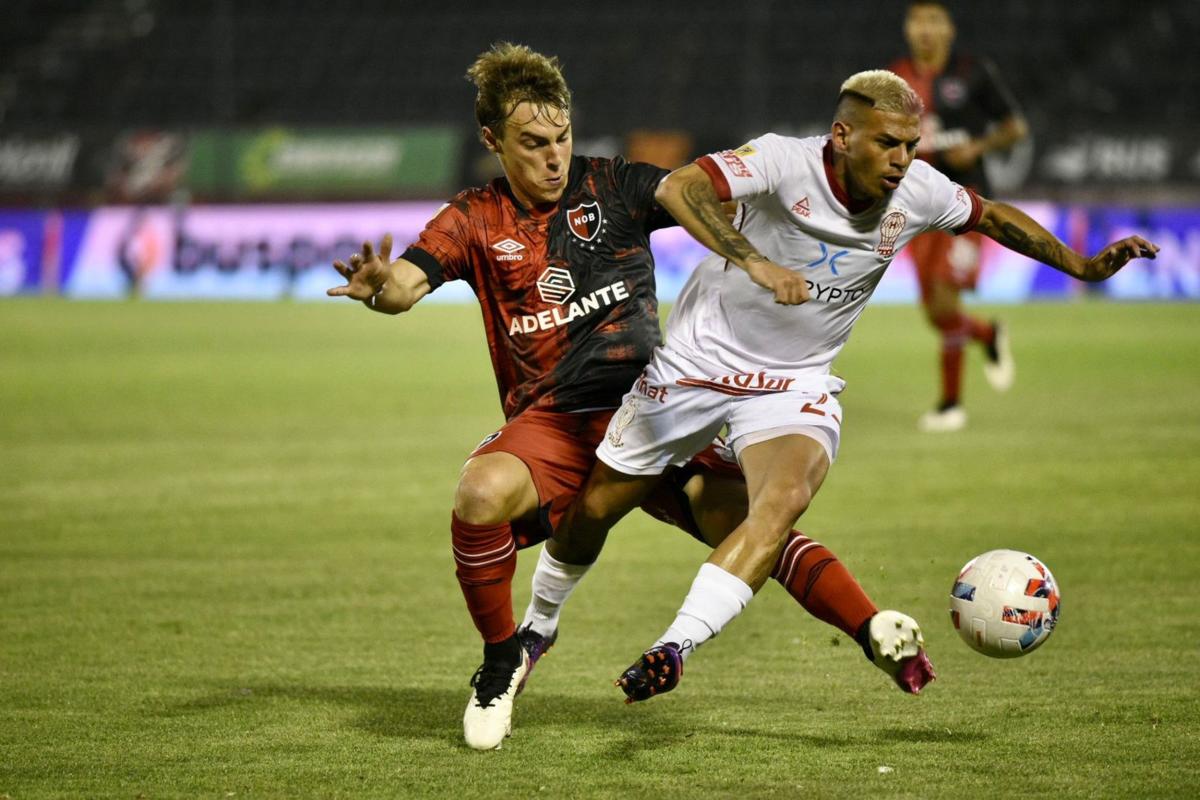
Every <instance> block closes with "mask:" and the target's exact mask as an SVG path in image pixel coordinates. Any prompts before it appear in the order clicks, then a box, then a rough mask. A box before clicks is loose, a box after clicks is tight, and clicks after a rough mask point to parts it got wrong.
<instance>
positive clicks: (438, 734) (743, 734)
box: [146, 684, 936, 758]
mask: <svg viewBox="0 0 1200 800" xmlns="http://www.w3.org/2000/svg"><path fill="white" fill-rule="evenodd" d="M469 694H470V690H469V689H466V688H464V689H462V690H458V689H434V688H428V687H425V688H419V687H379V686H321V687H312V686H289V685H279V684H250V685H240V686H236V687H230V688H225V689H222V690H219V691H215V692H212V693H209V694H207V695H203V696H200V697H196V698H194V699H192V700H188V701H185V702H182V703H175V704H168V705H165V706H158V707H156V708H148V709H147V710H146V713H148V714H151V715H154V716H163V717H175V716H183V715H190V714H204V713H209V712H228V711H236V712H238V713H248V712H251V711H256V712H257V711H262V710H263V707H264V706H267V705H270V704H272V703H275V702H277V701H281V700H282V701H289V702H298V703H302V704H316V705H322V706H336V707H341V708H345V709H348V710H350V711H351V712H352V714H353V716H352V717H351V718H350V723H349V724H351V725H352V726H353V727H355V728H358V729H359V730H362V731H364V732H366V733H369V734H372V735H374V736H381V737H386V738H394V739H410V740H426V741H433V742H443V743H447V744H451V745H454V746H458V745H460V744H461V735H462V734H461V727H460V724H461V723H460V721H461V719H462V716H461V715H462V710H463V708H464V707H465V705H466V701H467V697H468V696H469ZM517 722H518V724H519V726H520V727H521V728H522V730H527V731H529V732H531V733H532V732H537V731H539V730H540V731H541V733H542V734H543V735H546V736H550V737H554V736H557V735H559V734H558V730H557V729H559V728H563V729H570V730H573V731H578V730H579V729H581V728H583V729H593V730H595V731H597V732H599V733H603V734H605V735H606V736H611V737H612V738H611V743H610V744H609V745H608V746H607V748H606V755H608V756H609V757H613V758H628V757H630V756H633V755H636V754H637V753H642V752H648V751H653V750H661V749H666V748H671V747H677V746H686V745H687V744H688V743H689V742H690V741H692V740H693V739H696V738H700V739H705V740H709V741H711V740H712V739H714V738H724V737H734V738H747V737H748V738H758V739H774V740H778V741H782V742H787V743H792V744H804V745H806V746H809V747H814V748H841V747H855V746H860V745H861V744H862V740H861V737H839V736H826V735H811V734H803V733H796V732H791V731H787V730H778V729H771V728H769V727H768V728H761V729H759V728H754V727H750V726H744V725H741V726H730V725H727V724H722V723H720V722H711V721H709V719H708V718H707V715H706V718H705V719H704V720H703V721H701V720H699V719H697V718H696V717H695V716H693V715H692V714H691V713H690V710H688V709H685V708H682V707H680V706H679V705H675V706H674V707H671V706H660V707H659V708H642V707H638V708H629V707H627V706H626V705H625V704H624V703H623V702H622V701H621V698H620V696H619V695H617V696H614V697H603V698H600V697H596V698H590V697H580V696H578V695H565V694H546V693H536V692H530V693H528V694H526V695H523V696H522V697H521V698H520V700H519V701H518V710H517ZM911 733H912V732H909V731H899V730H897V731H894V732H889V733H888V735H889V737H890V736H892V735H894V736H895V738H896V739H900V740H902V739H903V736H902V735H908V734H911ZM926 733H936V731H933V732H926ZM921 734H922V732H920V731H918V732H916V735H917V736H920V735H921ZM908 738H909V739H911V738H912V737H911V736H908ZM927 741H934V740H933V739H929V740H927Z"/></svg>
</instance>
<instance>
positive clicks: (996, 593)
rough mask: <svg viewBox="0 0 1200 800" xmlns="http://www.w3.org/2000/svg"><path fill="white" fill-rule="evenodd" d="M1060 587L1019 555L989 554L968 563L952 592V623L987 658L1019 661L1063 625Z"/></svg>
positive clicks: (1009, 552) (1038, 564)
mask: <svg viewBox="0 0 1200 800" xmlns="http://www.w3.org/2000/svg"><path fill="white" fill-rule="evenodd" d="M1061 605H1062V603H1061V600H1060V598H1059V594H1058V582H1057V581H1055V580H1054V576H1053V575H1051V574H1050V570H1049V569H1047V568H1046V565H1045V564H1043V563H1042V562H1041V561H1038V560H1037V559H1036V558H1034V557H1033V556H1031V555H1029V554H1028V553H1022V552H1020V551H1018V550H989V551H988V552H986V553H984V554H982V555H979V556H976V557H975V558H972V559H971V560H970V561H968V562H967V565H966V566H965V567H963V568H962V570H961V571H960V572H959V573H958V579H957V580H956V581H955V582H954V588H953V589H951V590H950V620H951V621H952V622H953V623H954V628H955V630H957V631H958V635H959V636H961V637H962V639H963V641H964V642H966V643H967V644H968V645H970V646H971V647H972V649H975V650H978V651H979V652H980V653H983V654H984V655H985V656H991V657H993V658H1016V657H1017V656H1023V655H1025V654H1027V653H1032V652H1033V651H1034V650H1036V649H1037V648H1038V647H1040V646H1041V645H1042V643H1043V642H1045V641H1046V640H1047V639H1049V638H1050V634H1052V633H1054V626H1055V625H1057V624H1058V612H1059V609H1060V608H1061Z"/></svg>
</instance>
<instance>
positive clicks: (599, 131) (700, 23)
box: [0, 0, 1200, 196]
mask: <svg viewBox="0 0 1200 800" xmlns="http://www.w3.org/2000/svg"><path fill="white" fill-rule="evenodd" d="M5 6H6V14H5V16H6V20H7V25H6V26H4V27H3V29H0V122H2V124H3V131H4V134H3V136H4V137H8V138H11V137H14V136H21V135H26V136H52V135H61V134H63V133H71V134H73V135H77V136H79V137H81V142H82V154H81V156H80V159H79V161H80V163H79V166H78V167H77V168H76V170H75V175H74V176H73V179H72V180H71V181H70V182H69V184H70V185H71V186H73V187H79V186H80V185H86V184H93V185H95V184H98V183H103V179H102V177H98V176H97V173H99V172H104V171H105V170H107V169H111V163H109V160H105V159H104V157H103V155H97V154H96V153H95V152H94V150H95V149H96V148H97V147H99V148H101V149H102V150H103V149H104V148H105V147H108V146H109V145H110V144H111V142H113V141H114V140H115V139H117V138H118V137H119V136H120V134H121V132H122V131H126V130H129V129H135V130H146V129H150V130H168V131H183V132H187V131H194V130H196V129H207V128H213V127H218V128H238V129H245V128H247V127H253V126H277V125H285V126H320V127H329V126H359V125H370V126H375V127H377V126H381V125H382V126H392V125H395V126H412V125H452V126H455V127H457V128H460V129H461V130H462V131H463V138H464V140H470V139H471V135H472V130H473V121H472V117H471V103H472V99H473V94H472V88H471V86H470V85H469V84H468V83H467V82H466V81H465V80H464V79H463V73H464V70H465V68H466V66H467V65H468V64H469V63H470V61H471V60H472V58H473V57H474V56H475V54H477V53H478V52H480V51H481V50H483V49H485V48H486V47H487V46H488V45H489V44H490V43H491V42H494V41H498V40H513V41H520V42H525V43H528V44H530V45H531V46H533V47H535V48H537V49H540V50H543V51H545V52H549V53H555V54H558V55H559V56H560V57H561V59H562V60H563V62H564V64H565V68H566V73H567V77H568V80H569V81H570V83H571V85H572V88H573V90H574V92H575V96H576V103H577V106H576V124H577V129H578V137H579V138H580V140H581V141H582V142H583V143H585V144H593V145H594V146H597V147H599V148H600V149H606V148H607V149H614V148H615V147H620V143H621V142H623V141H624V138H625V137H626V135H627V134H628V133H629V132H631V131H639V130H664V131H672V130H684V131H687V132H689V133H690V134H691V135H692V137H693V142H694V149H695V150H697V151H699V150H707V149H710V148H713V147H717V146H729V145H731V144H733V143H736V142H739V141H740V140H742V139H744V138H745V137H746V136H747V135H749V134H753V133H757V132H761V131H763V130H767V129H771V130H777V131H791V132H809V131H813V130H820V129H823V128H824V127H825V126H826V125H827V115H828V112H829V108H830V105H831V99H832V97H833V96H834V93H835V91H836V86H837V84H838V82H839V81H840V80H841V79H842V78H844V77H845V76H846V75H848V74H850V73H851V72H854V71H856V70H859V69H864V68H869V67H875V66H879V65H881V64H886V63H888V62H890V61H891V60H892V59H893V58H895V57H896V56H897V55H899V54H901V53H902V51H903V41H902V39H901V33H900V30H901V20H902V16H903V12H904V3H903V2H888V3H878V2H872V3H838V4H832V3H818V2H785V1H784V0H756V2H751V3H744V4H730V3H717V2H677V1H676V0H669V1H668V2H658V3H644V2H634V1H633V0H607V2H603V3H594V4H590V5H589V4H573V5H567V4H562V3H555V4H550V3H532V4H522V5H513V4H496V3H483V2H471V1H470V0H468V1H467V2H457V3H452V4H442V5H440V6H439V4H435V3H415V2H403V1H401V2H395V1H394V0H346V2H343V3H337V4H334V3H328V2H316V1H315V0H249V1H246V0H243V1H241V2H234V0H208V2H188V1H187V0H8V2H6V3H5ZM955 15H956V18H957V22H958V27H959V41H960V42H961V43H962V44H963V45H964V46H965V47H967V48H969V49H971V50H973V51H975V52H980V53H984V54H987V55H989V56H991V57H992V58H993V59H994V60H995V61H996V62H997V63H998V64H1000V65H1001V68H1002V70H1003V71H1004V73H1005V75H1006V76H1007V77H1008V79H1009V81H1010V83H1011V85H1012V88H1013V91H1014V94H1015V95H1016V96H1017V97H1018V99H1019V100H1020V102H1021V103H1022V105H1023V106H1024V108H1025V110H1026V112H1027V115H1028V117H1029V120H1030V123H1031V126H1032V129H1033V131H1034V139H1035V142H1037V143H1038V148H1039V149H1038V154H1039V161H1038V163H1039V165H1040V166H1041V168H1040V169H1039V168H1034V169H1032V170H1031V171H1030V170H1028V169H1027V170H1025V171H1026V172H1030V174H1028V175H1027V176H1026V177H1027V180H1025V183H1026V184H1027V185H1031V186H1032V187H1033V190H1034V191H1037V190H1038V189H1039V187H1045V186H1047V185H1053V184H1055V183H1063V182H1065V183H1068V184H1075V183H1084V184H1087V183H1094V182H1097V181H1099V182H1101V183H1102V182H1104V181H1105V180H1108V179H1112V180H1114V181H1126V180H1129V179H1132V180H1133V181H1134V182H1135V183H1137V182H1140V181H1146V182H1150V183H1152V184H1154V185H1155V187H1156V188H1159V189H1161V188H1163V185H1164V184H1195V183H1197V182H1198V181H1200V162H1198V161H1197V152H1196V151H1197V150H1200V147H1197V146H1196V143H1195V141H1194V140H1195V139H1196V138H1197V137H1196V136H1195V133H1196V131H1197V130H1200V110H1198V105H1197V103H1196V98H1197V97H1200V49H1198V48H1196V47H1195V42H1196V41H1197V40H1198V39H1200V3H1195V2H1192V1H1190V0H1158V1H1157V2H1155V1H1154V0H1148V1H1147V2H1142V3H1129V2H1127V1H1126V0H1093V1H1092V2H1087V3H1065V2H1050V3H1047V2H1044V1H1043V0H1008V2H1005V3H987V4H983V3H960V4H958V5H957V6H956V7H955ZM1095 137H1101V138H1102V141H1101V143H1100V144H1097V143H1096V142H1095V141H1094V139H1095ZM1084 139H1087V141H1084ZM614 142H615V143H617V144H616V145H614V144H613V143H614ZM1067 142H1075V143H1076V144H1075V145H1072V146H1073V147H1074V148H1075V149H1074V150H1072V151H1071V152H1068V153H1065V154H1061V153H1060V154H1057V155H1056V154H1055V153H1054V152H1053V148H1054V147H1055V146H1061V145H1063V143H1067ZM1089 142H1090V144H1089ZM1104 142H1107V144H1104ZM605 143H608V144H607V145H606V144H605ZM1189 146H1190V149H1189ZM1088 147H1091V148H1092V149H1093V150H1095V149H1097V148H1100V149H1101V150H1102V151H1103V152H1100V153H1098V154H1097V153H1084V152H1082V151H1081V148H1082V149H1083V150H1086V149H1087V148H1088ZM1105 148H1107V149H1105ZM1164 148H1165V149H1166V150H1167V151H1169V152H1167V153H1166V156H1165V157H1166V161H1167V163H1164V162H1163V159H1164V153H1163V150H1164ZM464 152H465V153H466V154H470V153H471V152H477V151H473V150H471V149H469V148H468V149H466V150H465V151H464ZM1072 159H1074V160H1072ZM1081 159H1083V160H1089V161H1094V162H1096V164H1095V169H1091V170H1090V171H1089V169H1088V168H1087V167H1085V166H1084V165H1083V163H1082V162H1081ZM465 160H466V161H469V160H470V159H465ZM100 162H103V163H100ZM1143 162H1145V163H1143ZM1147 163H1148V164H1149V165H1150V167H1149V168H1147V166H1146V164H1147ZM1106 165H1107V166H1106ZM1122 165H1124V167H1122ZM1106 169H1107V170H1108V172H1107V173H1106V172H1105V170H1106ZM1056 170H1057V171H1056ZM456 177H459V176H458V175H456ZM461 177H463V178H465V179H470V178H472V177H473V176H472V172H471V170H470V169H469V168H468V169H466V170H464V172H463V173H462V175H461ZM1076 178H1077V179H1078V180H1076ZM452 183H455V181H452ZM1002 183H1004V181H1002ZM1008 183H1010V184H1016V183H1017V181H1015V180H1014V181H1010V182H1008ZM0 186H2V183H0ZM9 188H10V189H11V188H16V187H9ZM27 188H28V187H27ZM59 188H60V189H61V188H62V187H59ZM398 196H405V193H404V192H400V193H399V194H398ZM409 196H411V193H410V194H409Z"/></svg>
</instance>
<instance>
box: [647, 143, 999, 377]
mask: <svg viewBox="0 0 1200 800" xmlns="http://www.w3.org/2000/svg"><path fill="white" fill-rule="evenodd" d="M696 163H697V165H699V166H700V167H701V168H702V169H703V170H704V171H705V172H706V173H707V174H708V175H709V177H710V178H711V179H712V181H713V184H714V186H715V187H716V189H717V194H718V196H720V197H721V199H722V200H730V199H733V200H740V201H742V202H741V204H740V207H739V209H738V214H737V217H736V218H735V219H734V222H733V224H734V227H736V228H738V229H739V230H740V231H741V232H742V234H743V235H744V236H745V237H746V238H747V239H749V240H750V242H751V243H752V244H753V245H754V246H755V247H756V248H758V250H759V252H761V253H762V254H763V255H765V256H767V257H768V258H770V259H771V260H772V261H774V262H776V263H778V264H781V265H783V266H786V267H790V268H791V269H794V270H796V271H797V272H800V273H802V274H803V275H804V277H805V278H806V279H807V281H808V288H809V292H810V294H811V295H812V299H811V300H809V301H808V302H806V303H804V304H802V305H799V306H782V305H778V304H777V303H775V299H774V296H773V295H772V293H771V292H769V291H768V290H766V289H764V288H762V287H760V286H758V285H757V284H755V283H753V282H752V281H751V280H750V278H749V276H748V275H747V274H746V272H745V271H744V270H742V269H740V268H738V267H736V266H734V265H732V264H729V263H728V262H727V261H725V259H723V258H721V257H720V256H716V255H712V256H709V257H708V258H706V259H705V260H704V261H702V262H700V265H699V266H698V267H697V268H696V270H695V272H693V273H692V275H691V277H690V278H689V279H688V281H687V283H686V285H685V286H684V288H683V291H682V292H681V293H680V296H679V299H678V301H677V302H676V304H675V308H674V310H673V311H672V312H671V317H670V320H669V322H668V325H667V347H668V348H670V349H673V350H676V351H678V352H681V353H683V354H685V355H690V356H692V357H698V358H701V359H703V360H704V361H707V362H710V363H715V364H716V365H719V366H720V367H722V368H723V369H725V370H727V371H728V372H729V373H758V372H760V371H763V370H765V371H766V372H768V373H770V374H775V375H784V376H794V377H801V376H813V377H815V376H817V375H827V374H828V373H829V371H830V368H831V365H832V364H833V360H834V358H835V357H836V356H837V354H838V352H839V351H840V350H841V349H842V346H843V345H845V343H846V340H847V339H848V338H849V337H850V329H851V328H852V327H853V325H854V322H855V321H856V320H857V319H858V317H859V315H860V314H861V313H862V311H863V308H864V306H865V305H866V303H867V300H868V299H869V298H870V297H871V293H872V292H873V291H874V290H875V286H876V285H877V284H878V283H879V280H880V278H882V277H883V273H884V271H885V270H886V269H887V268H888V265H889V264H891V263H892V259H893V258H894V257H895V255H896V253H897V252H898V251H899V250H900V248H902V247H903V246H904V245H905V244H906V243H907V242H908V241H909V240H910V239H912V238H913V237H914V236H916V235H917V234H918V233H921V232H922V231H925V230H929V229H936V230H947V231H953V232H955V233H962V232H964V231H966V230H969V229H971V228H973V227H974V226H975V223H976V222H977V221H978V219H979V215H980V213H981V210H982V207H981V204H980V200H979V198H978V197H977V196H976V195H975V194H974V193H973V192H971V191H970V190H969V189H964V188H963V187H961V186H959V185H958V184H956V183H953V182H951V181H950V179H948V178H947V177H946V176H945V175H943V174H942V173H940V172H938V171H937V169H935V168H934V167H932V166H930V165H929V164H927V163H925V162H924V161H914V162H913V163H912V165H911V166H910V167H909V169H908V173H907V175H906V176H905V177H904V179H903V180H902V181H901V182H900V186H899V188H897V189H896V190H895V191H894V192H893V193H892V195H891V197H890V198H889V199H888V200H887V202H886V203H876V204H873V205H870V207H865V208H862V207H856V206H855V204H854V203H853V201H851V200H850V198H849V197H848V196H847V194H846V192H845V190H844V189H843V187H841V186H840V184H839V183H838V181H837V178H836V175H835V173H834V170H833V158H832V145H831V144H830V141H829V137H828V136H815V137H811V138H806V139H796V138H791V137H785V136H778V135H775V134H766V135H765V136H762V137H760V138H757V139H753V140H751V141H750V142H749V143H748V144H746V145H744V146H743V147H740V148H738V149H737V150H726V151H724V152H722V153H716V154H713V155H709V156H704V157H702V158H700V159H699V160H698V161H697V162H696ZM834 384H837V385H836V386H835V385H834ZM840 388H841V382H840V381H838V380H837V379H832V382H831V383H830V389H831V390H832V391H835V392H836V391H838V390H840Z"/></svg>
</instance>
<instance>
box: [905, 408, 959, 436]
mask: <svg viewBox="0 0 1200 800" xmlns="http://www.w3.org/2000/svg"><path fill="white" fill-rule="evenodd" d="M965 427H967V410H966V409H965V408H963V407H962V406H958V405H955V406H950V407H949V408H944V409H937V408H935V409H934V410H933V411H926V412H925V413H924V414H922V415H921V418H920V419H918V420H917V428H918V429H920V430H921V431H922V432H924V433H953V432H954V431H961V430H962V429H963V428H965Z"/></svg>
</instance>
